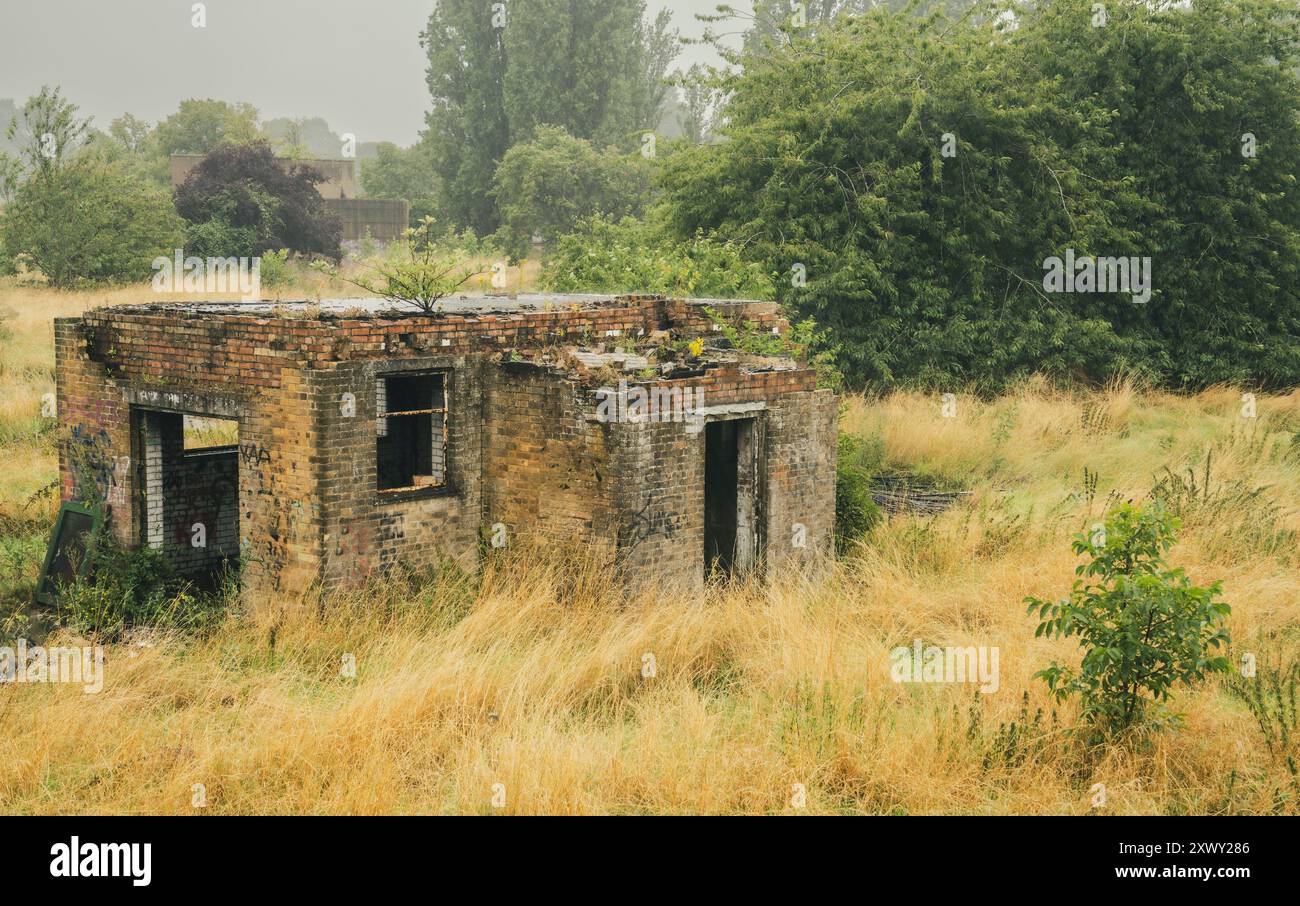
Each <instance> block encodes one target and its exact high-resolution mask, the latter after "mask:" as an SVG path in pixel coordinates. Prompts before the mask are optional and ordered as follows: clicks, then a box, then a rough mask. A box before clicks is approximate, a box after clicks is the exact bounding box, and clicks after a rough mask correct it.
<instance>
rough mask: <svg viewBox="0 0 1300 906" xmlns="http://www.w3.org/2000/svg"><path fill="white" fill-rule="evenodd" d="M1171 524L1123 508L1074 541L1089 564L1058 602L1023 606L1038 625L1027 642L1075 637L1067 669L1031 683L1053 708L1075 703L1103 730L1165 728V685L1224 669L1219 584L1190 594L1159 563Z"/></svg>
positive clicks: (1224, 609) (1180, 575) (1166, 518)
mask: <svg viewBox="0 0 1300 906" xmlns="http://www.w3.org/2000/svg"><path fill="white" fill-rule="evenodd" d="M1178 526H1179V524H1178V520H1177V519H1176V518H1175V517H1174V516H1172V515H1171V514H1170V513H1168V512H1167V511H1165V510H1164V508H1163V507H1161V506H1159V505H1157V506H1154V507H1152V508H1150V509H1140V508H1137V507H1133V506H1130V505H1128V504H1124V505H1122V506H1120V507H1118V508H1116V509H1115V510H1114V511H1113V512H1112V513H1110V515H1108V516H1107V518H1106V521H1105V522H1104V523H1098V524H1097V525H1095V526H1094V527H1093V528H1092V529H1091V530H1089V531H1088V532H1081V533H1079V534H1078V535H1076V536H1075V537H1074V541H1073V543H1072V545H1071V547H1072V549H1073V550H1074V552H1075V553H1076V554H1079V555H1086V556H1087V557H1089V558H1090V559H1089V562H1087V563H1084V564H1081V565H1079V566H1078V567H1076V569H1075V574H1076V575H1077V576H1079V578H1077V579H1076V580H1075V581H1074V584H1073V586H1072V587H1071V589H1070V594H1069V596H1068V597H1066V598H1063V599H1061V600H1060V601H1045V600H1043V599H1041V598H1035V597H1029V598H1026V599H1025V600H1026V603H1027V604H1028V605H1029V612H1030V613H1035V612H1036V614H1037V616H1038V618H1039V620H1040V622H1039V624H1038V628H1037V629H1036V630H1035V635H1042V636H1046V637H1047V638H1073V637H1077V638H1078V642H1079V646H1080V647H1081V648H1083V649H1084V652H1083V660H1082V661H1081V662H1080V664H1079V667H1078V668H1077V669H1074V668H1070V667H1062V666H1061V665H1059V664H1057V663H1055V662H1054V663H1053V664H1052V665H1051V666H1050V667H1048V668H1046V669H1045V670H1042V671H1040V672H1039V673H1038V674H1036V676H1039V677H1041V678H1042V679H1043V680H1044V681H1045V682H1046V683H1047V688H1048V689H1049V690H1050V691H1051V692H1052V694H1053V696H1055V698H1056V699H1057V700H1058V701H1063V700H1065V699H1068V698H1069V697H1070V696H1072V695H1076V694H1077V695H1079V696H1080V697H1081V698H1082V700H1083V712H1082V715H1083V718H1084V719H1085V720H1087V721H1090V722H1093V723H1095V724H1097V725H1098V726H1099V727H1100V728H1101V729H1102V730H1104V731H1105V732H1108V733H1116V732H1120V731H1123V730H1127V729H1129V728H1130V727H1132V726H1134V724H1135V723H1141V722H1144V721H1148V722H1156V721H1162V720H1165V719H1168V720H1174V719H1175V717H1176V716H1175V715H1172V714H1169V713H1168V712H1167V711H1166V710H1165V709H1164V708H1163V707H1161V706H1162V705H1163V703H1164V702H1166V701H1167V700H1168V699H1169V696H1170V693H1171V692H1172V690H1173V688H1174V686H1175V684H1177V683H1194V682H1198V681H1200V680H1203V679H1204V678H1205V677H1206V676H1208V675H1209V674H1212V673H1226V672H1227V671H1228V669H1229V663H1228V658H1227V656H1226V650H1227V646H1228V643H1229V641H1230V638H1229V635H1228V631H1227V629H1226V628H1225V627H1224V625H1223V624H1224V623H1225V621H1226V619H1227V616H1228V614H1230V613H1231V612H1232V608H1231V607H1229V606H1228V605H1227V604H1226V603H1224V602H1223V601H1221V600H1218V598H1219V595H1220V593H1221V591H1222V583H1220V582H1212V583H1211V584H1210V585H1208V586H1205V587H1199V586H1195V585H1193V584H1192V583H1191V581H1190V580H1189V579H1188V578H1187V576H1186V574H1184V572H1183V570H1182V569H1181V568H1174V569H1171V568H1169V567H1168V566H1167V565H1166V563H1165V560H1164V555H1165V553H1166V552H1167V551H1168V550H1169V549H1170V548H1171V547H1173V545H1174V541H1175V540H1176V534H1177V531H1178Z"/></svg>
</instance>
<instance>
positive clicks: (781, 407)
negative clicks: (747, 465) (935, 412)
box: [55, 296, 836, 590]
mask: <svg viewBox="0 0 1300 906" xmlns="http://www.w3.org/2000/svg"><path fill="white" fill-rule="evenodd" d="M710 307H711V309H712V311H713V312H715V313H717V314H721V315H722V316H724V317H726V318H728V319H730V320H732V321H733V322H735V323H742V322H743V323H745V324H748V325H751V326H754V327H757V328H759V329H763V330H772V329H776V330H777V331H783V330H785V329H786V324H785V322H784V320H782V319H781V317H780V313H779V311H778V310H777V308H776V306H775V305H771V304H768V303H744V304H736V303H710ZM290 314H291V315H292V312H290ZM665 330H670V331H671V332H672V334H673V336H674V337H677V338H686V337H690V336H693V335H699V334H704V335H709V334H716V333H717V331H716V330H715V324H714V323H713V316H712V315H711V314H709V312H706V311H705V309H704V307H703V306H701V305H699V304H690V303H686V302H682V301H680V300H666V299H663V298H660V297H655V296H625V297H618V298H617V299H614V300H611V301H610V302H608V303H605V304H599V305H582V306H576V305H575V306H572V307H559V308H555V309H551V310H531V311H517V312H498V313H476V314H448V315H442V316H437V315H414V316H397V315H379V316H357V317H355V318H354V317H311V318H309V317H293V316H289V317H270V316H267V314H266V313H265V312H261V313H255V312H241V311H238V310H231V309H229V308H224V309H219V308H207V307H201V306H196V307H187V308H186V307H182V308H165V307H139V308H130V307H123V308H113V309H102V310H97V311H92V312H90V313H88V314H87V315H85V316H84V317H82V318H70V319H59V320H58V321H57V322H56V331H55V333H56V346H57V360H58V406H59V418H60V422H61V426H62V432H63V433H62V442H61V445H60V472H61V476H62V480H63V495H64V497H65V498H83V499H100V500H103V501H104V502H105V503H106V504H107V505H108V507H109V512H110V519H111V524H112V528H113V531H114V532H115V533H116V535H117V537H118V538H119V539H120V540H122V541H123V542H125V543H131V544H134V543H147V542H149V541H150V538H151V535H150V528H149V525H148V518H149V516H148V513H147V511H146V510H147V508H146V507H145V506H144V503H143V501H144V499H145V498H146V497H148V496H149V495H148V494H147V493H146V484H147V477H148V476H147V473H148V468H147V466H146V463H145V462H144V459H143V457H144V455H145V453H146V452H147V450H146V449H145V447H146V438H145V435H146V432H145V431H143V430H142V425H143V424H144V423H145V422H146V421H148V419H147V417H146V416H144V415H143V413H146V412H161V413H190V414H195V415H208V416H216V417H224V418H232V419H235V420H236V421H237V422H238V424H239V445H238V451H237V454H235V455H226V457H225V458H222V457H221V456H219V455H218V456H216V458H209V459H208V460H198V459H195V460H194V461H192V462H186V463H185V467H184V468H183V469H179V468H178V469H173V470H172V474H171V475H168V476H164V478H162V479H161V481H162V482H163V484H164V485H166V486H167V487H164V489H163V495H164V499H167V500H169V504H168V506H165V507H163V508H162V517H161V518H162V520H163V522H164V524H163V525H162V526H161V527H158V526H155V530H154V532H153V536H152V537H156V536H157V534H158V531H159V530H161V533H162V536H163V537H164V538H165V539H167V540H168V541H170V540H172V539H176V538H181V537H182V534H181V533H182V529H184V531H185V533H186V535H187V534H188V525H186V524H185V523H186V520H190V521H193V520H194V518H195V513H197V512H199V511H200V510H202V511H203V512H205V513H208V514H209V518H211V519H213V520H214V521H215V522H217V523H218V525H217V529H216V531H215V533H214V532H213V530H212V528H211V527H210V528H209V537H210V539H211V540H212V542H213V543H215V544H216V545H217V550H218V551H222V552H224V551H226V550H227V549H228V547H229V545H230V544H231V536H230V535H231V531H232V529H231V527H230V522H229V519H228V517H227V516H226V515H225V511H222V512H220V513H218V512H217V511H216V510H214V509H213V508H212V506H210V505H209V503H210V501H208V502H205V498H204V492H205V489H209V488H211V487H213V486H215V485H214V483H215V484H219V483H220V482H221V481H222V480H227V481H228V480H230V478H231V476H230V474H229V471H230V470H229V466H231V465H233V466H236V467H237V472H238V478H237V486H238V510H237V513H238V515H237V538H238V549H239V553H240V560H241V567H242V574H243V576H244V578H245V581H246V583H247V585H248V587H250V588H253V589H265V590H277V589H297V588H302V587H305V586H307V585H309V584H311V583H312V582H315V581H323V582H324V583H325V584H326V585H328V586H336V585H341V584H344V583H347V582H350V581H354V580H356V579H358V578H361V577H365V576H369V575H377V574H382V573H383V571H384V570H385V569H386V568H388V567H389V566H391V565H393V564H397V563H403V564H407V565H411V566H415V567H419V566H424V565H430V564H433V563H435V562H437V561H438V560H439V559H441V558H443V557H450V558H453V559H455V560H456V561H458V562H459V563H460V564H461V565H463V566H465V567H467V568H469V567H472V566H473V565H474V564H475V563H476V560H477V555H478V545H479V541H480V535H481V533H488V532H490V527H491V526H492V525H493V524H495V523H501V524H503V525H505V526H506V528H507V531H508V537H510V538H517V537H519V535H520V534H522V533H527V534H536V535H541V536H543V537H549V538H556V539H564V540H577V541H597V542H602V543H605V544H607V545H608V546H609V547H610V549H611V557H612V560H613V561H615V562H617V563H618V564H619V565H620V566H621V567H622V568H623V569H624V570H625V571H626V573H627V576H628V578H629V579H630V580H632V581H636V582H641V581H651V582H659V583H678V582H680V583H685V584H688V585H692V584H695V585H697V584H698V583H699V582H700V581H701V580H702V577H703V563H702V557H703V545H704V500H703V483H704V445H705V432H704V431H703V430H701V428H702V425H700V424H695V425H692V424H691V423H690V422H689V421H687V422H684V421H654V420H648V421H642V422H628V421H618V422H613V423H608V422H601V421H600V420H598V419H597V418H596V413H597V405H598V404H597V395H596V390H597V387H596V386H595V385H594V383H593V382H592V381H591V380H590V379H583V378H581V376H580V375H578V374H575V373H569V372H566V371H562V370H559V369H557V368H555V367H553V366H549V365H543V364H533V363H532V362H530V361H528V358H529V357H533V356H534V355H535V353H536V352H537V351H539V350H540V349H542V348H545V347H551V348H555V347H560V346H564V345H575V344H580V345H584V346H601V345H605V346H606V347H612V346H614V345H624V344H627V343H631V342H635V341H636V340H637V339H639V338H642V337H645V336H647V335H649V334H651V333H653V332H656V331H665ZM507 350H509V351H512V352H516V353H518V354H519V356H520V357H522V358H523V359H524V360H523V361H512V360H511V359H512V358H513V356H505V357H503V356H502V355H500V353H503V352H505V351H507ZM400 372H438V373H440V374H443V375H445V380H446V389H447V410H448V426H449V432H448V447H447V463H446V468H447V482H446V485H445V486H444V487H439V488H418V489H415V490H408V491H405V492H383V491H380V490H378V487H377V485H378V482H377V468H376V415H377V412H378V408H377V401H376V391H375V388H376V383H377V380H378V379H379V378H381V377H382V376H384V375H391V374H396V373H400ZM630 381H631V382H632V383H636V379H635V378H631V379H630ZM643 383H647V384H648V385H649V386H651V387H657V388H660V389H676V390H686V389H690V390H693V391H701V392H702V393H703V398H702V402H703V406H704V409H705V412H706V413H707V417H708V418H709V419H720V418H744V419H748V420H751V421H752V425H753V429H752V443H753V445H754V450H753V457H754V462H755V472H754V474H753V475H752V476H750V480H751V483H752V485H753V499H754V512H753V513H752V525H750V526H747V528H752V531H753V534H754V536H755V538H756V540H757V541H758V543H759V544H760V545H761V548H760V550H761V552H762V553H763V554H764V555H765V557H766V561H767V562H768V563H776V562H780V561H784V560H786V559H788V558H789V557H791V556H792V555H793V556H799V557H802V556H805V555H806V553H807V552H808V551H811V550H816V549H824V548H825V547H826V546H827V545H828V544H829V542H830V537H831V531H832V527H833V519H834V468H835V463H834V455H835V412H836V409H835V399H834V397H833V395H831V394H830V393H828V392H825V391H816V390H815V379H814V375H813V373H812V372H811V371H810V370H807V369H800V368H795V367H793V366H791V365H789V364H787V365H786V366H784V367H781V368H772V367H770V366H768V367H763V368H751V367H749V366H746V365H744V364H741V363H738V362H730V363H721V364H717V365H711V366H708V367H706V368H704V369H703V372H702V373H698V374H695V375H693V376H689V377H683V378H677V379H673V380H668V379H658V380H654V381H650V382H643ZM747 436H749V435H747ZM208 455H209V457H212V456H214V454H208ZM164 471H165V470H164ZM200 473H202V474H200ZM157 480H159V479H156V481H157ZM168 488H170V492H169V490H168ZM156 490H157V489H156V488H155V489H154V492H153V494H154V496H155V497H156V496H157V494H156ZM169 493H170V496H169ZM180 501H186V502H185V503H181V502H180ZM199 504H204V506H199ZM205 506H206V509H205ZM155 509H157V508H155ZM157 518H158V517H157V515H156V514H155V520H156V519H157ZM794 523H800V524H802V525H804V526H805V527H806V533H807V545H808V547H807V548H805V549H794V548H792V547H791V544H790V538H791V533H792V525H793V524H794ZM208 553H209V554H212V553H213V552H212V551H209V552H208ZM195 556H197V555H195Z"/></svg>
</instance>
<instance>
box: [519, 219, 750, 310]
mask: <svg viewBox="0 0 1300 906" xmlns="http://www.w3.org/2000/svg"><path fill="white" fill-rule="evenodd" d="M541 284H542V286H543V288H545V289H549V290H553V291H555V292H600V291H607V292H660V293H668V294H671V295H675V296H697V297H705V298H711V297H713V298H723V299H725V298H746V299H771V298H772V297H773V295H774V292H775V291H774V289H773V286H772V281H771V278H770V277H768V275H767V273H766V272H765V271H764V269H763V268H762V267H761V266H760V265H758V264H755V263H752V262H747V261H745V260H744V259H743V258H742V256H741V249H740V244H739V243H732V242H715V241H713V240H712V239H709V238H707V237H705V236H702V235H700V236H695V237H692V238H691V239H689V240H686V241H683V242H678V241H674V240H670V239H666V238H664V237H663V235H662V234H661V233H660V232H659V231H658V230H656V228H655V227H653V226H651V225H648V224H646V223H644V222H642V221H638V220H634V219H632V218H624V219H623V220H621V221H618V222H614V221H611V220H609V219H607V218H603V217H592V218H589V219H587V220H584V221H582V222H580V223H579V224H578V227H577V229H576V230H574V231H573V232H572V233H567V234H565V235H563V236H561V237H560V238H559V240H558V241H557V242H556V243H555V247H554V249H553V250H552V251H551V253H550V254H549V255H548V257H547V259H546V262H545V265H544V266H543V269H542V276H541Z"/></svg>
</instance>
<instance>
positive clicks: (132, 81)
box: [0, 0, 719, 145]
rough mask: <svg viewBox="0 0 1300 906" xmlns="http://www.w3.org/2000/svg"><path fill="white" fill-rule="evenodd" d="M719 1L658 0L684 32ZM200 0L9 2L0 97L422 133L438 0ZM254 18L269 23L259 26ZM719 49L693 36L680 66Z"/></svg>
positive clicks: (369, 136) (151, 117)
mask: <svg viewBox="0 0 1300 906" xmlns="http://www.w3.org/2000/svg"><path fill="white" fill-rule="evenodd" d="M718 2H719V0H648V2H647V8H648V10H649V11H650V13H651V14H653V13H656V12H657V11H658V10H659V9H661V8H665V7H666V8H668V9H669V10H671V11H672V14H673V25H674V26H675V27H677V28H678V29H679V30H680V31H681V33H682V34H683V35H684V36H689V37H698V36H699V35H700V34H701V33H702V32H703V25H702V24H701V23H699V22H697V21H696V20H695V18H694V14H695V13H696V12H706V11H711V10H712V9H713V8H714V7H715V6H716V4H717V3H718ZM192 5H193V4H192V3H191V2H189V0H181V2H177V3H165V2H161V0H114V2H113V3H111V4H108V3H102V2H96V0H41V2H40V3H39V4H30V5H26V6H21V7H17V8H8V9H6V10H5V11H4V12H3V14H0V21H3V22H4V23H5V26H6V27H5V39H3V43H2V44H0V46H3V47H4V53H3V54H2V55H0V99H5V98H9V99H12V100H13V101H14V102H15V103H16V104H19V105H21V104H22V103H23V102H24V101H25V100H26V99H27V98H28V97H30V96H32V95H34V94H36V93H37V92H38V91H39V90H40V87H41V86H42V85H58V86H60V87H61V88H62V91H63V94H64V96H65V97H67V98H68V99H69V100H70V101H72V102H73V103H74V104H76V105H77V106H78V107H79V108H80V110H81V112H82V114H83V115H88V116H91V117H93V119H94V125H95V127H96V128H98V129H103V130H107V128H108V125H109V123H110V122H112V120H113V119H115V118H117V117H119V116H121V115H122V114H123V113H132V114H134V115H135V116H137V117H140V118H142V119H145V120H148V121H149V122H151V123H156V122H157V121H158V120H160V119H162V118H163V117H166V116H167V115H169V114H171V113H173V112H174V111H175V110H176V108H177V106H178V105H179V104H180V102H181V101H182V100H185V99H187V98H217V99H220V100H225V101H230V102H235V101H246V102H248V103H250V104H252V105H253V106H254V107H256V108H257V110H258V113H259V114H260V116H261V118H262V120H263V121H265V120H271V119H276V118H279V117H291V118H296V117H317V116H318V117H321V118H323V119H324V120H325V121H326V122H328V123H329V125H330V128H332V129H333V130H334V131H335V132H336V133H340V134H341V133H344V132H351V133H353V134H354V135H356V137H357V140H358V141H359V142H373V141H392V142H396V143H398V144H401V145H408V144H410V143H412V142H414V141H415V140H416V139H417V137H418V134H419V131H420V130H421V129H422V128H423V127H424V113H425V111H426V110H427V109H428V107H429V94H428V90H427V88H426V87H425V82H424V69H425V55H424V51H423V50H422V49H421V47H420V45H419V33H420V31H421V30H422V29H423V27H424V24H425V22H426V21H427V19H428V16H429V13H430V11H431V10H432V9H433V0H377V2H374V3H359V2H356V0H275V2H274V3H265V2H263V3H258V2H256V0H208V2H207V10H206V13H207V27H206V28H195V27H193V25H192V24H191V17H192V16H193V13H192V12H191V6H192ZM250 22H255V23H256V27H254V28H249V27H248V25H249V23H250ZM714 59H716V57H715V55H714V54H713V52H712V50H711V49H710V48H707V47H700V46H683V48H682V52H681V55H680V56H679V57H678V59H677V60H676V61H675V63H674V66H681V67H683V68H684V67H686V66H688V65H689V64H690V63H692V62H695V61H699V60H714Z"/></svg>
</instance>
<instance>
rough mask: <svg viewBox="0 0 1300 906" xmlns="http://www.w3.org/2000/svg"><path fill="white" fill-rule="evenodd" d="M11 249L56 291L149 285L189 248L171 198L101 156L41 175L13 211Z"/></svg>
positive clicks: (7, 217) (8, 230)
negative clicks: (168, 260) (162, 263)
mask: <svg viewBox="0 0 1300 906" xmlns="http://www.w3.org/2000/svg"><path fill="white" fill-rule="evenodd" d="M3 225H4V246H5V250H6V252H7V253H8V254H10V255H21V256H23V257H24V258H26V259H27V261H28V263H30V264H31V265H32V266H34V267H35V268H37V269H38V270H40V271H41V272H42V273H43V274H44V275H45V277H46V279H48V280H49V282H50V284H51V285H52V286H58V287H70V286H75V285H77V284H80V283H99V282H119V281H133V280H142V279H144V278H146V277H148V276H149V275H150V273H151V272H152V269H151V262H152V261H153V260H154V258H156V257H157V256H159V255H164V256H170V255H171V254H172V250H173V249H175V248H178V247H179V246H180V244H181V239H182V230H181V220H180V218H179V217H177V216H176V212H175V211H174V210H172V205H171V198H170V197H169V196H168V194H167V193H166V192H165V191H164V190H162V189H160V188H158V187H157V186H154V185H150V184H148V183H146V182H143V181H141V180H139V179H137V178H134V177H133V176H132V175H131V174H130V173H129V172H127V171H126V170H124V169H123V168H121V167H119V166H114V165H109V164H105V163H102V162H101V161H98V160H95V159H87V160H83V161H74V162H72V163H70V164H68V165H66V166H63V167H61V168H59V169H58V170H55V171H51V172H49V173H45V174H41V173H37V174H35V175H33V176H32V177H31V178H30V179H28V180H27V181H26V182H24V183H23V184H22V185H21V186H20V187H19V189H18V192H17V194H16V195H15V197H14V200H13V203H12V204H10V205H9V206H8V207H6V209H5V214H4V221H3Z"/></svg>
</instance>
